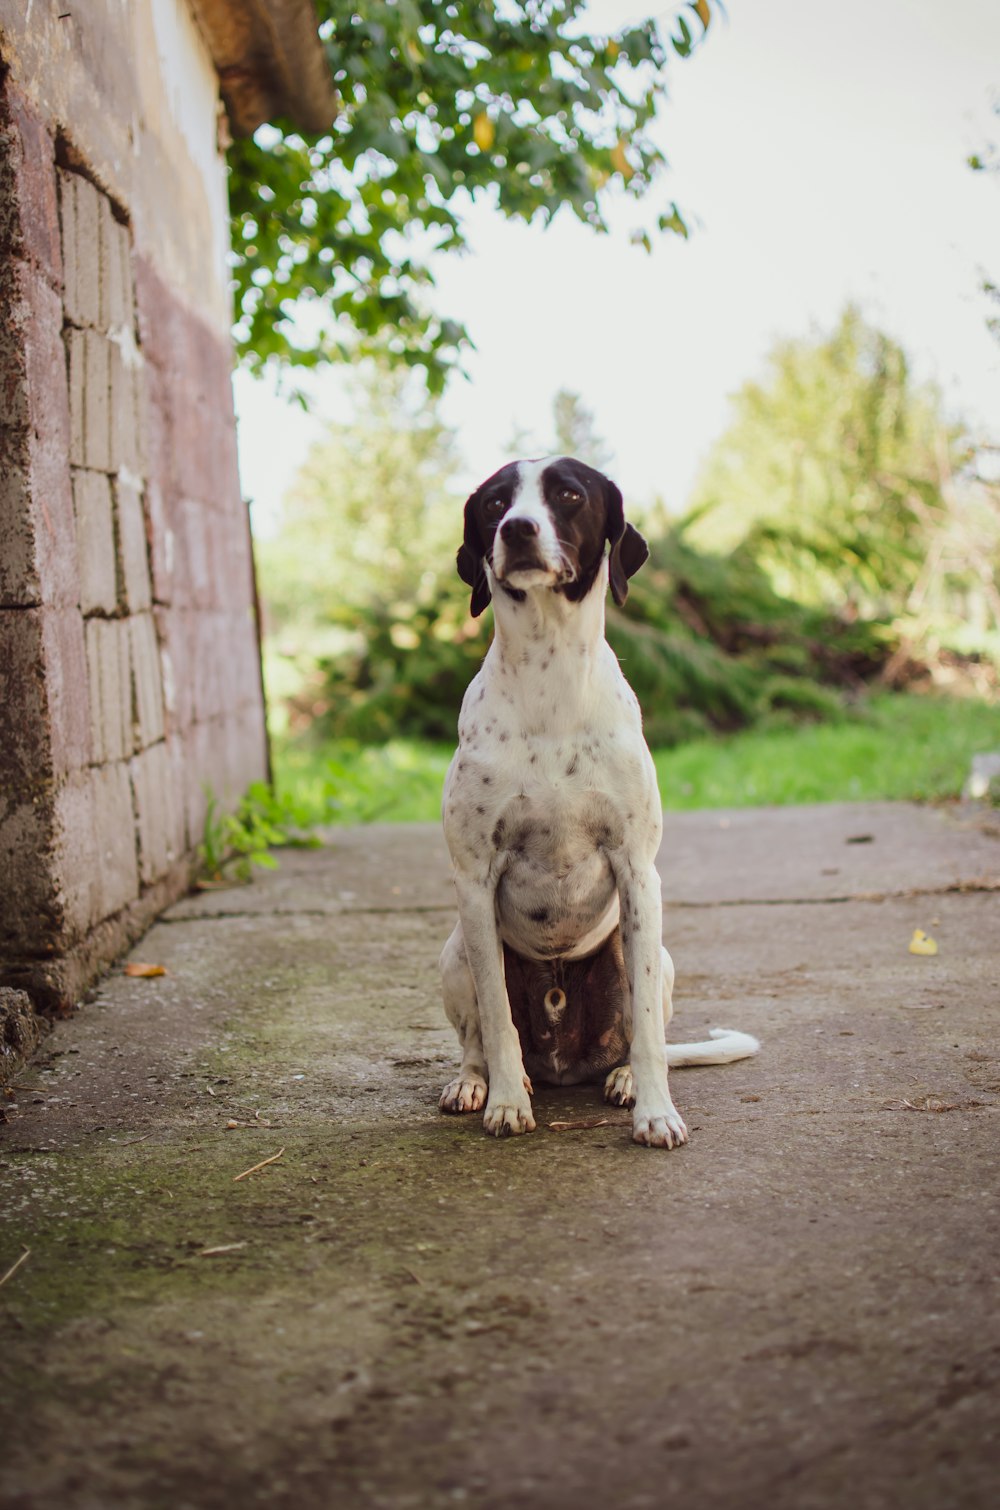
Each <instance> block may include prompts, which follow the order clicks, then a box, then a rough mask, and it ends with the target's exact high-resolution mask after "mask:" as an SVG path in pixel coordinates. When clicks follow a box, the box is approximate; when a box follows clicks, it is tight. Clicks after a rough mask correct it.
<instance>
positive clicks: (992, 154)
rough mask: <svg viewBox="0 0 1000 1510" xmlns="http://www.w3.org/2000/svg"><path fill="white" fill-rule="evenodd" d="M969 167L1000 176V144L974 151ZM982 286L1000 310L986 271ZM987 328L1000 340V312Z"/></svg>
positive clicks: (999, 293) (996, 110) (998, 111)
mask: <svg viewBox="0 0 1000 1510" xmlns="http://www.w3.org/2000/svg"><path fill="white" fill-rule="evenodd" d="M993 114H994V115H995V116H996V117H997V119H998V120H1000V102H998V103H997V104H995V105H994V106H993ZM968 162H969V167H970V168H971V169H972V171H973V172H974V173H988V174H990V175H991V176H993V177H997V176H1000V145H998V144H997V143H996V142H995V141H994V142H989V143H988V144H987V145H986V146H985V147H984V148H983V150H982V152H974V153H973V155H972V156H971V157H970V158H969V160H968ZM980 286H981V288H982V291H983V293H984V294H985V295H986V298H987V300H988V301H989V303H990V305H991V306H992V308H993V310H994V311H1000V285H998V284H997V283H996V282H995V280H994V279H993V278H992V277H990V276H988V275H987V274H986V273H983V274H982V283H981V285H980ZM986 328H987V330H988V331H989V332H990V334H991V335H992V336H994V337H995V338H996V340H998V341H1000V312H997V313H993V314H991V315H988V316H987V319H986Z"/></svg>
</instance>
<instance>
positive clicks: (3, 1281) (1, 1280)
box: [0, 1248, 31, 1288]
mask: <svg viewBox="0 0 1000 1510" xmlns="http://www.w3.org/2000/svg"><path fill="white" fill-rule="evenodd" d="M30 1254H31V1249H30V1248H25V1250H24V1252H23V1253H22V1254H21V1257H20V1258H18V1259H15V1260H14V1262H13V1263H12V1264H11V1266H10V1268H9V1269H8V1270H7V1273H6V1274H4V1275H3V1276H2V1277H0V1288H2V1287H3V1286H4V1285H5V1284H6V1283H7V1281H8V1279H13V1277H14V1275H15V1274H16V1273H17V1271H18V1269H19V1268H20V1267H21V1265H22V1264H23V1263H24V1261H25V1259H26V1258H28V1257H29V1256H30Z"/></svg>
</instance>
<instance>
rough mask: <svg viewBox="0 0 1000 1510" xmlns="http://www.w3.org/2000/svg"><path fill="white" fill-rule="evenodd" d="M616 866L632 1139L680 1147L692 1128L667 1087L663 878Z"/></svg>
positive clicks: (650, 870)
mask: <svg viewBox="0 0 1000 1510" xmlns="http://www.w3.org/2000/svg"><path fill="white" fill-rule="evenodd" d="M615 869H616V873H617V879H618V893H619V898H620V900H621V924H620V926H621V938H622V954H623V956H624V959H625V972H626V975H627V976H628V988H629V1008H628V1011H627V1014H626V1029H627V1032H628V1037H629V1042H630V1044H631V1054H630V1057H631V1065H632V1083H633V1091H634V1095H635V1106H634V1109H633V1112H632V1137H633V1139H634V1140H635V1142H636V1143H645V1144H647V1145H648V1146H649V1147H651V1148H652V1147H655V1148H674V1147H677V1146H679V1145H680V1144H681V1143H686V1142H687V1128H686V1127H685V1126H684V1121H683V1118H682V1117H681V1115H680V1113H679V1112H678V1110H677V1108H676V1106H675V1105H674V1103H673V1101H672V1100H671V1097H670V1090H669V1087H668V1085H667V1056H666V1048H665V1045H664V1041H663V1015H664V1013H663V968H664V964H663V946H662V943H661V934H662V929H663V911H662V902H661V896H660V878H659V876H658V875H657V873H656V869H655V868H654V866H652V865H649V866H647V867H639V866H637V865H635V864H634V863H633V862H632V860H631V859H630V858H629V857H627V856H623V857H621V858H620V860H619V863H618V865H616V867H615Z"/></svg>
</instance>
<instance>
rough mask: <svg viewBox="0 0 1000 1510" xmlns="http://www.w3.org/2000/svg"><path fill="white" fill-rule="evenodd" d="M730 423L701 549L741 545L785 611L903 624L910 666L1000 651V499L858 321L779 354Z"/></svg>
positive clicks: (706, 478)
mask: <svg viewBox="0 0 1000 1510" xmlns="http://www.w3.org/2000/svg"><path fill="white" fill-rule="evenodd" d="M734 410H735V413H734V418H733V422H732V424H731V425H730V427H729V429H728V430H727V431H726V433H725V434H724V435H723V436H722V438H721V439H720V440H719V441H718V443H717V444H716V446H715V448H714V450H713V451H712V453H711V454H710V456H709V459H708V461H707V464H706V466H705V468H704V471H703V474H702V476H701V478H700V481H699V484H698V487H697V489H696V493H695V497H694V502H693V505H692V509H691V512H690V516H689V533H690V538H691V539H692V540H693V541H694V542H695V543H696V544H698V545H700V546H703V547H709V548H713V549H731V548H732V547H733V546H734V545H736V544H737V543H740V544H741V545H742V547H743V548H744V549H745V550H746V551H748V552H750V553H751V554H752V555H753V557H754V558H755V559H756V560H757V561H759V562H760V563H761V565H762V566H763V567H764V568H765V570H766V571H767V572H768V574H769V576H770V578H771V580H772V581H773V582H774V583H775V585H776V586H777V587H778V588H779V589H780V590H781V591H782V592H784V593H786V594H788V595H790V596H796V597H799V598H801V599H802V600H803V601H807V602H812V603H816V604H823V603H826V604H828V605H832V606H835V607H837V608H838V609H839V610H841V611H842V612H846V613H847V614H852V613H857V614H864V615H875V616H882V617H887V618H891V619H893V620H894V621H895V622H896V625H897V628H898V630H899V633H900V636H901V638H902V640H903V642H904V647H905V649H904V652H903V654H904V657H913V656H917V657H924V658H930V659H933V658H934V657H935V656H936V655H937V653H938V651H939V650H940V648H941V646H942V645H946V646H947V645H951V646H953V647H955V648H962V649H965V650H971V651H973V652H976V651H979V652H986V653H990V648H991V644H993V643H1000V640H998V638H997V637H998V635H1000V577H998V575H997V564H998V560H1000V496H998V493H997V489H996V487H995V485H993V486H991V485H990V484H989V483H988V482H987V481H986V480H985V479H983V478H981V477H979V476H978V475H977V463H978V455H977V446H976V443H975V442H974V441H973V439H972V438H971V437H970V436H969V434H968V433H967V432H966V431H965V430H964V429H963V427H962V426H960V425H958V424H955V423H952V422H950V421H949V420H948V419H947V418H946V416H945V414H944V410H943V405H942V400H941V398H940V395H939V394H938V393H937V391H936V390H935V389H933V388H930V387H919V386H917V385H916V384H915V383H914V382H913V380H912V378H911V376H910V373H909V367H908V363H907V359H906V356H905V354H904V353H903V351H902V350H901V349H900V347H899V346H898V345H897V344H896V343H895V342H894V341H892V340H891V339H890V338H889V337H888V336H886V335H885V334H883V333H882V332H881V331H879V330H876V329H874V328H873V327H872V326H870V325H868V324H867V323H866V322H865V321H864V320H863V318H862V317H861V315H860V314H859V312H858V311H857V309H854V308H848V309H847V310H846V311H845V312H844V314H843V315H842V317H841V319H840V321H839V323H838V325H837V327H836V329H835V330H834V331H833V333H832V334H831V335H830V336H828V337H825V338H820V339H806V340H798V341H783V342H781V343H779V344H778V345H777V346H776V347H775V348H774V350H773V351H772V353H771V356H770V358H769V361H768V367H767V372H766V375H765V377H764V378H763V380H762V381H759V382H748V383H746V384H744V386H743V387H742V388H741V389H740V391H739V393H738V394H737V395H736V398H735V400H734ZM970 627H971V628H972V629H973V630H974V631H975V634H974V635H973V637H972V639H971V640H970V634H969V630H970Z"/></svg>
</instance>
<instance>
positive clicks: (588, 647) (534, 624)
mask: <svg viewBox="0 0 1000 1510" xmlns="http://www.w3.org/2000/svg"><path fill="white" fill-rule="evenodd" d="M490 585H491V587H492V589H493V621H494V626H495V631H496V632H495V639H494V645H495V646H496V650H497V652H498V655H499V657H500V659H501V661H502V662H504V663H505V664H507V665H510V666H512V667H513V666H519V665H523V664H525V662H526V661H527V663H528V664H532V665H534V666H535V667H536V668H537V669H538V670H540V671H541V670H543V669H544V671H545V673H546V674H547V675H551V676H552V677H553V678H556V677H561V678H564V677H565V675H566V669H567V668H566V660H567V659H570V658H571V659H572V664H573V665H574V666H575V667H576V672H575V675H579V674H581V673H584V672H585V671H586V669H587V665H588V662H590V661H591V660H592V658H593V656H594V654H595V653H596V652H597V650H598V649H599V648H600V646H601V645H602V644H603V643H604V600H605V597H606V596H607V588H608V565H607V562H606V561H603V562H602V563H601V566H600V569H599V571H598V574H597V577H596V579H595V581H594V584H593V586H592V587H591V588H590V591H589V592H587V593H586V594H585V595H584V597H583V598H581V599H580V601H579V602H578V603H572V602H570V600H569V599H568V598H567V597H566V595H565V594H564V593H561V592H557V591H555V590H554V589H553V588H551V587H532V588H529V589H527V590H526V591H525V592H523V593H519V594H518V595H517V596H516V597H515V596H512V595H511V594H509V593H507V592H505V591H504V589H503V587H502V585H501V584H499V583H497V581H496V579H495V578H493V579H492V580H491V584H490ZM567 690H568V689H567Z"/></svg>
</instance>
